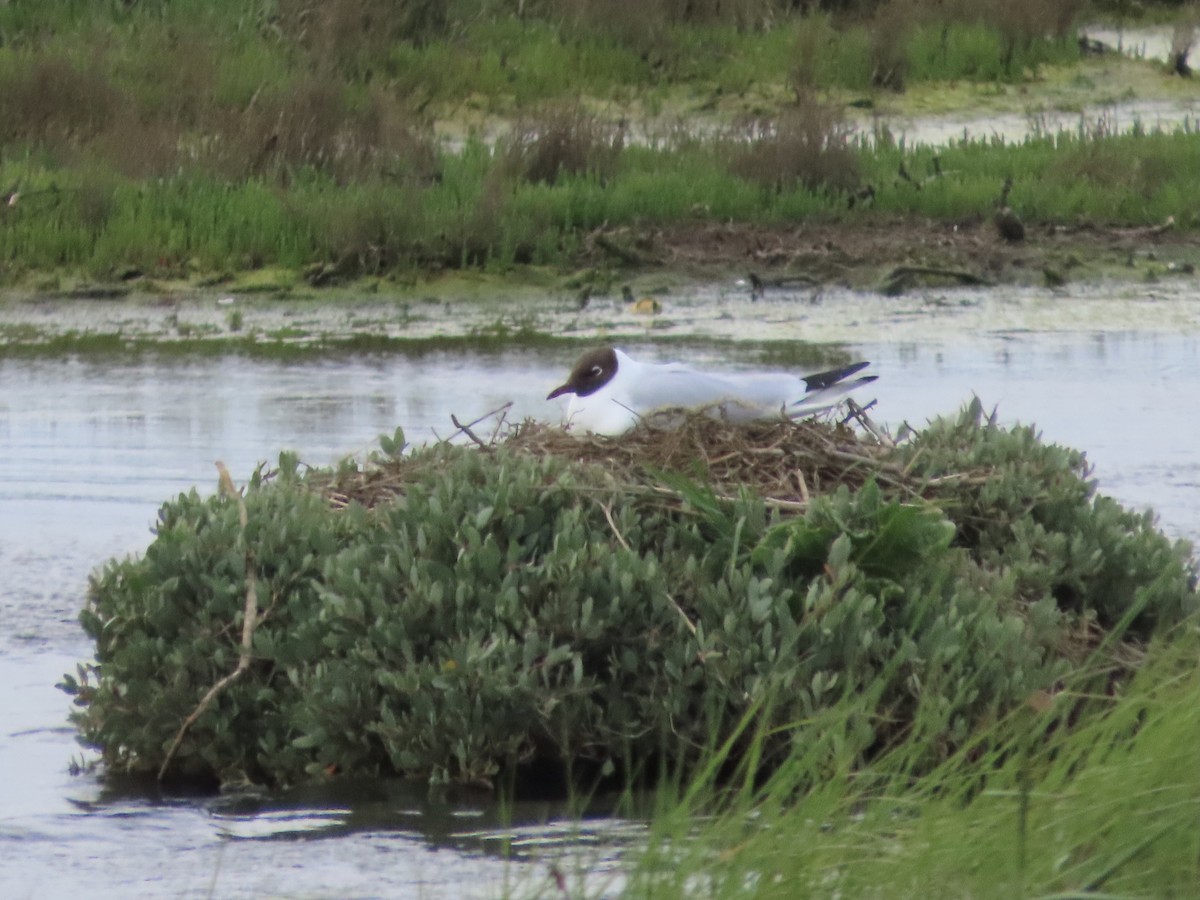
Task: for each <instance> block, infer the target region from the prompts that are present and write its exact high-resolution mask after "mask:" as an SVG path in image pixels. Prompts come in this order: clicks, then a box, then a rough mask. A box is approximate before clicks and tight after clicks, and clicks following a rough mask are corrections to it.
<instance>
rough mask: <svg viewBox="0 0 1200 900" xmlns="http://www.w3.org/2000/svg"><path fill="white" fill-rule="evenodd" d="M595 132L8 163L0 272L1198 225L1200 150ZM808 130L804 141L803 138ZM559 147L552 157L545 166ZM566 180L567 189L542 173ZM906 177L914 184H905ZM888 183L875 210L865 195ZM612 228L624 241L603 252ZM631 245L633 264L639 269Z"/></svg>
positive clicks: (3, 169) (330, 275)
mask: <svg viewBox="0 0 1200 900" xmlns="http://www.w3.org/2000/svg"><path fill="white" fill-rule="evenodd" d="M590 123H591V120H589V119H587V118H586V117H582V118H580V117H567V118H565V119H564V120H563V121H562V127H561V131H560V132H558V134H559V136H560V137H561V141H560V142H558V143H557V144H556V145H555V146H554V147H549V148H547V147H544V146H539V145H538V144H537V142H531V143H530V144H529V145H526V146H523V147H521V148H518V150H511V149H510V150H508V151H506V150H505V149H504V148H498V149H495V148H490V147H487V146H485V145H483V144H481V143H472V144H470V145H468V146H467V148H466V149H465V151H464V152H462V153H457V154H450V153H443V154H435V156H434V157H433V160H434V166H435V168H436V171H437V173H438V177H437V178H436V179H430V180H428V181H424V182H419V183H418V182H414V181H411V180H405V179H382V178H373V179H368V180H364V181H358V182H352V183H349V184H343V183H340V182H339V181H338V180H337V179H336V178H335V177H333V176H332V175H330V174H328V173H322V172H318V171H307V172H304V173H302V174H298V175H297V176H296V177H295V178H293V179H290V180H289V182H288V183H287V184H286V185H281V184H271V183H267V182H266V181H263V180H260V179H250V180H246V181H239V182H229V181H223V180H221V179H219V178H216V177H214V176H212V175H205V174H201V173H180V174H177V175H175V176H172V177H167V178H162V179H155V180H153V181H141V180H138V179H133V178H129V177H126V176H122V175H120V174H118V173H115V172H112V171H104V170H95V169H80V170H77V169H69V168H67V169H64V168H55V167H49V166H47V165H45V164H44V162H39V160H38V159H36V158H34V157H26V158H24V159H22V160H19V161H17V160H13V159H12V158H11V157H10V158H9V159H8V160H7V161H6V162H4V163H3V164H0V180H2V181H8V182H14V183H17V184H20V185H21V186H22V187H21V193H20V197H19V198H18V199H17V200H16V201H15V202H14V204H13V205H11V206H9V207H7V208H4V209H3V211H2V217H3V219H4V225H5V227H4V228H3V229H0V259H3V260H5V261H6V262H5V266H4V269H5V274H6V276H7V280H8V281H9V282H10V283H11V282H14V281H16V280H19V279H20V278H22V277H23V276H25V275H27V274H28V273H29V271H30V270H55V269H60V268H66V269H69V270H76V271H82V272H86V273H88V274H89V275H90V276H92V277H96V278H115V277H121V276H122V275H123V274H126V273H129V274H139V273H140V274H145V275H149V276H152V277H157V278H172V277H188V276H193V275H196V274H197V273H201V272H205V273H212V272H221V271H222V270H245V269H257V268H262V267H283V268H291V269H299V268H304V267H307V266H315V268H314V270H313V277H314V279H316V280H319V279H320V278H325V279H326V280H336V279H337V278H339V277H348V276H352V275H361V274H392V275H395V274H402V273H405V272H413V271H440V270H444V269H458V268H465V267H480V268H484V269H489V270H496V271H503V270H505V269H507V268H510V267H512V266H514V265H518V264H533V265H548V266H572V265H578V264H581V263H585V262H587V261H589V260H591V261H593V262H601V263H607V264H610V265H613V266H619V265H622V264H626V263H628V262H629V260H637V259H639V258H645V259H646V260H647V261H652V260H653V257H654V253H653V252H648V253H647V252H643V251H640V250H639V249H638V246H637V241H638V239H639V238H640V237H641V236H642V235H644V234H647V233H650V232H652V231H653V230H654V229H656V228H659V227H663V226H668V225H672V224H679V223H683V224H686V223H697V222H698V223H705V222H716V223H719V222H729V221H735V222H739V223H746V224H750V225H762V226H786V225H788V224H789V223H803V222H817V223H845V224H847V225H870V224H871V223H878V224H880V225H883V226H887V227H890V226H892V225H894V223H895V222H896V221H897V220H900V221H903V219H904V218H905V217H918V218H934V219H946V220H961V221H972V220H974V221H978V220H980V219H984V218H987V217H990V216H991V214H992V213H993V211H994V209H995V203H996V199H997V197H998V196H999V192H1000V187H1001V185H1002V183H1003V182H1004V180H1005V178H1007V177H1010V176H1012V177H1014V186H1013V189H1012V193H1011V195H1010V197H1009V202H1010V204H1011V205H1012V207H1013V208H1014V209H1016V210H1017V211H1018V212H1019V214H1020V215H1021V216H1022V217H1023V218H1024V220H1025V222H1026V223H1027V224H1028V225H1031V226H1035V225H1040V224H1060V225H1079V224H1090V225H1097V226H1105V225H1126V226H1137V225H1157V224H1159V223H1162V222H1164V221H1165V220H1166V219H1167V218H1168V217H1174V220H1175V222H1176V223H1177V225H1178V226H1179V227H1181V228H1184V229H1190V228H1194V227H1195V225H1196V223H1197V218H1196V213H1195V210H1197V209H1200V182H1197V180H1196V179H1195V178H1193V177H1192V175H1191V173H1193V172H1195V171H1197V169H1198V167H1200V136H1197V135H1196V134H1194V133H1191V132H1186V133H1176V134H1132V135H1122V136H1097V135H1094V134H1073V135H1072V134H1066V135H1056V136H1047V137H1042V138H1036V139H1031V140H1029V141H1027V142H1025V143H1024V144H1022V145H1020V146H1015V147H1013V146H1005V145H999V144H993V143H987V142H971V143H965V144H960V145H956V146H953V147H948V148H945V149H944V150H941V151H938V152H936V153H935V151H933V150H929V149H921V148H918V149H909V148H905V147H903V146H898V145H895V144H891V143H888V142H886V141H884V142H880V143H878V144H876V145H874V146H873V147H870V148H866V147H860V146H856V145H853V144H851V143H850V142H849V140H847V139H844V138H843V139H841V140H837V141H830V140H824V142H822V139H821V136H820V135H814V134H812V133H810V132H809V131H807V130H806V126H804V125H803V124H801V123H799V122H797V123H796V124H794V125H792V126H789V125H786V124H785V125H784V126H783V128H781V130H779V131H777V132H773V133H771V134H770V135H769V136H766V137H760V138H757V139H755V140H751V141H748V142H743V141H737V140H733V139H728V140H721V139H713V140H695V139H681V140H678V141H671V142H667V143H664V145H662V146H659V147H625V148H622V149H619V150H616V149H614V148H613V145H612V143H611V141H610V139H609V138H608V137H605V136H601V137H597V136H596V135H595V134H594V133H593V132H592V131H590V130H589V129H590V128H591V127H592V125H591V124H590ZM789 128H791V130H788V129H789ZM542 152H545V153H547V154H552V155H553V160H552V161H546V160H544V159H541V158H540V157H539V153H542ZM539 165H545V166H551V167H552V170H553V171H554V172H555V175H554V176H553V178H541V177H538V176H537V175H536V173H535V174H534V175H530V174H529V171H530V169H534V168H536V167H537V166H539ZM901 173H903V174H901ZM867 186H870V190H871V192H872V196H871V197H870V198H869V199H867V200H861V199H856V195H859V194H860V192H863V191H865V190H866V188H867ZM597 233H608V234H610V235H612V236H613V237H612V241H610V242H609V250H612V247H613V246H614V245H615V246H616V248H617V250H616V254H617V255H613V253H611V252H602V251H597V249H596V245H595V243H594V238H595V235H596V234H597ZM621 248H625V249H626V250H627V256H626V257H625V258H622V255H621V253H620V250H621Z"/></svg>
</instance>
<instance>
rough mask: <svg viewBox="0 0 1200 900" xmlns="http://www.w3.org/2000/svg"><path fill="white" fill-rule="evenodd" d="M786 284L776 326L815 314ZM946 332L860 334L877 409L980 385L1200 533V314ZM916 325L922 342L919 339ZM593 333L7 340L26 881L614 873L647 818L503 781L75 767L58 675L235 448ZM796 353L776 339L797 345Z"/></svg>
mask: <svg viewBox="0 0 1200 900" xmlns="http://www.w3.org/2000/svg"><path fill="white" fill-rule="evenodd" d="M802 309H803V308H802V307H797V306H795V305H792V306H791V307H789V306H787V305H785V304H782V303H775V304H772V303H769V302H768V303H764V304H761V305H760V306H758V307H756V308H755V310H754V311H753V312H752V313H748V315H749V314H752V315H754V316H758V317H760V318H761V319H763V320H771V319H772V318H775V319H780V320H783V319H787V318H788V317H789V316H792V317H794V316H795V315H798V314H802ZM999 324H1000V326H1001V327H997V328H993V329H990V330H988V329H979V330H977V331H976V332H975V333H973V334H969V335H964V334H962V333H956V334H954V335H953V337H952V338H951V339H946V340H939V339H938V338H937V334H936V329H935V330H934V332H933V333H932V334H930V333H928V332H927V334H926V336H925V338H924V339H920V340H917V339H912V340H909V339H903V340H896V341H886V340H881V339H879V337H878V335H879V334H880V331H879V330H874V331H872V332H871V336H872V339H871V340H870V341H868V342H863V343H858V344H854V343H850V344H848V345H845V346H843V347H841V348H839V349H840V351H842V352H845V353H849V354H850V355H852V356H854V357H859V358H868V359H871V360H873V362H874V369H875V371H876V372H877V374H878V375H879V376H880V380H879V381H878V382H877V383H876V385H874V387H875V388H877V389H876V390H875V391H874V392H873V396H874V397H875V398H876V399H877V400H878V406H877V407H876V408H875V410H874V411H873V413H874V414H875V415H876V417H877V418H878V419H879V420H880V421H883V422H886V423H889V424H892V425H895V424H898V423H900V422H902V421H904V420H908V421H910V422H912V423H913V424H920V423H921V422H923V421H924V420H925V419H927V418H928V417H931V416H934V415H937V414H942V413H952V412H954V411H955V410H956V409H957V408H958V407H959V406H960V405H961V404H962V403H963V402H964V401H965V400H967V399H969V398H970V396H971V395H972V393H975V394H977V395H978V396H979V397H980V398H981V399H982V400H983V401H984V402H985V403H986V404H988V405H989V406H990V405H993V404H995V405H997V406H998V409H999V415H1000V418H1001V419H1002V420H1003V421H1006V422H1011V421H1016V420H1020V421H1024V422H1034V423H1036V424H1037V425H1038V426H1040V427H1041V428H1042V430H1043V431H1044V433H1045V435H1046V436H1047V438H1049V439H1051V440H1055V441H1059V442H1062V443H1066V444H1071V445H1075V446H1079V447H1082V448H1085V449H1087V451H1088V454H1089V458H1090V459H1091V460H1092V461H1093V462H1094V463H1095V464H1096V467H1097V475H1098V477H1099V479H1100V483H1101V487H1102V489H1103V490H1104V491H1106V492H1108V493H1111V494H1114V495H1115V496H1117V497H1118V498H1120V499H1121V500H1123V501H1124V502H1126V503H1129V504H1131V505H1133V506H1135V507H1139V508H1140V507H1144V506H1147V505H1153V506H1154V507H1155V508H1156V509H1158V510H1159V512H1160V513H1161V516H1162V524H1163V526H1164V528H1165V529H1166V530H1167V531H1168V532H1170V533H1172V534H1174V535H1177V536H1181V537H1188V538H1192V539H1195V538H1197V537H1200V452H1198V451H1197V448H1196V441H1195V436H1196V427H1195V423H1196V422H1197V421H1200V365H1198V364H1200V358H1198V357H1200V329H1187V328H1183V329H1175V330H1170V331H1165V330H1163V331H1156V330H1150V331H1146V330H1139V331H1121V330H1117V331H1114V330H1111V329H1108V330H1098V329H1097V330H1088V329H1079V330H1074V331H1067V332H1056V333H1045V332H1031V331H1021V330H1019V329H1018V328H1014V327H1011V326H1010V325H1009V324H1008V323H999ZM905 334H906V332H903V331H902V330H898V331H897V337H900V336H902V335H905ZM626 338H627V340H625V341H624V344H625V346H626V347H627V349H629V350H630V351H631V352H632V353H633V354H634V355H635V356H639V357H645V358H648V359H658V360H665V359H669V358H685V359H687V360H689V361H693V362H697V363H702V364H705V365H710V366H714V367H726V368H731V369H737V368H752V367H755V366H758V365H761V361H762V360H763V359H764V358H766V357H771V358H775V357H777V356H778V354H779V347H778V346H777V345H772V346H770V347H764V346H763V345H760V344H757V343H754V342H747V343H744V344H736V345H729V344H721V345H715V344H713V343H711V342H706V341H704V340H702V339H699V338H698V339H696V340H695V341H693V342H683V343H674V344H672V345H670V346H669V347H664V346H662V345H656V344H654V343H653V342H651V341H650V340H649V339H648V338H647V337H645V336H643V337H638V336H637V335H634V334H629V335H626ZM575 353H576V350H574V349H569V348H562V349H538V350H529V349H522V348H514V349H511V350H506V351H493V352H473V351H464V352H455V353H432V354H430V353H426V354H422V355H414V356H405V355H389V356H345V355H343V356H336V357H326V358H320V359H316V360H314V359H310V360H307V361H303V362H301V361H293V362H288V361H272V360H262V359H252V358H247V357H242V356H224V357H215V358H211V357H205V358H195V359H188V358H183V359H180V358H179V357H178V356H174V355H159V354H154V353H149V354H143V355H140V356H138V357H137V358H134V359H125V358H104V359H97V358H92V359H82V358H54V359H37V358H30V359H16V358H9V359H2V360H0V387H2V392H0V509H3V516H2V517H0V571H3V572H4V573H5V577H4V579H3V582H2V586H0V621H2V622H3V625H4V627H3V630H2V634H0V680H3V682H4V683H5V685H6V690H5V692H4V694H3V695H2V696H0V721H2V722H3V727H2V730H0V773H3V774H0V778H2V779H3V785H4V786H3V792H4V803H3V807H2V809H0V882H3V883H4V884H5V885H6V886H9V887H6V894H7V895H8V896H18V897H19V896H39V897H40V896H60V895H67V894H72V893H83V892H86V893H87V894H88V895H89V896H93V897H118V896H119V897H140V896H176V895H180V894H184V895H186V894H191V895H205V896H207V895H209V894H210V893H211V894H213V895H216V896H257V895H262V894H277V895H287V896H363V897H366V896H401V895H403V896H447V897H450V896H453V897H462V896H497V895H500V894H502V893H504V892H505V891H506V890H509V889H511V890H515V891H517V892H518V893H520V892H521V891H529V890H540V889H545V890H547V891H551V892H552V889H551V885H552V884H553V882H552V880H551V879H552V871H553V870H557V871H561V872H565V873H567V876H568V880H571V879H585V880H586V882H587V884H588V885H589V888H590V889H592V890H593V891H596V892H599V893H604V892H605V891H606V889H615V888H616V887H617V886H618V885H619V883H620V878H619V871H620V870H619V864H620V858H621V854H622V853H623V852H626V850H627V849H628V848H629V847H632V846H637V845H638V843H639V841H640V840H642V838H643V836H644V834H645V826H644V825H643V824H642V823H640V822H638V821H631V820H622V819H616V818H604V817H601V818H593V819H588V820H585V821H584V822H583V823H582V824H574V823H573V822H572V820H571V817H570V816H569V815H568V811H567V810H564V809H562V808H561V807H556V806H553V805H538V804H530V805H524V806H521V807H518V808H516V809H512V810H508V811H504V810H500V809H497V808H496V807H494V806H493V805H491V804H489V803H488V802H486V801H483V800H481V799H480V798H478V797H475V798H462V797H458V798H454V797H451V798H443V799H441V800H438V799H431V798H430V797H429V795H428V794H427V793H426V792H425V791H423V790H415V791H414V790H413V789H412V788H411V787H404V786H401V785H389V784H381V783H377V782H376V783H371V784H368V785H346V786H340V787H339V788H337V789H336V790H328V791H313V790H308V791H298V792H294V793H292V794H289V795H286V796H283V797H274V798H253V797H251V798H238V799H236V800H234V799H231V798H221V797H216V798H212V797H209V798H187V797H164V796H160V795H159V794H158V793H157V792H154V791H150V792H147V791H146V790H145V789H144V788H140V789H136V790H130V789H129V788H128V787H127V786H126V787H122V786H120V785H115V784H114V785H107V786H106V785H103V784H101V783H100V782H99V781H98V780H97V779H96V778H95V777H94V776H91V775H83V776H72V775H70V774H69V773H68V766H69V763H70V761H71V759H72V757H73V756H76V757H77V756H79V754H80V751H79V748H78V747H77V746H76V745H75V744H74V742H73V738H72V733H71V731H70V729H69V727H68V726H66V725H65V724H64V719H65V714H66V711H67V708H68V701H67V698H65V697H64V696H63V695H62V694H60V693H59V692H57V691H56V690H55V689H54V687H53V684H54V682H55V681H57V680H58V678H59V677H60V676H61V674H62V673H63V672H64V671H67V670H69V669H71V668H72V667H73V664H74V661H75V660H77V659H81V658H85V657H87V655H88V650H89V648H88V646H87V644H86V642H85V641H84V640H83V637H82V635H81V633H80V631H79V629H78V626H77V625H76V623H75V615H76V612H77V610H78V608H79V606H80V604H81V603H82V600H83V591H84V586H85V582H86V578H87V575H88V572H89V571H90V570H92V569H93V568H94V567H95V566H96V565H98V564H100V563H102V562H103V561H104V560H105V559H108V558H110V557H112V556H113V555H117V554H124V553H130V552H138V551H140V550H142V549H143V548H144V547H145V546H146V544H147V543H148V542H149V540H150V537H151V534H150V526H151V523H152V522H153V521H154V518H155V513H156V509H157V506H158V504H159V503H160V502H161V501H162V500H163V499H165V498H167V497H169V496H171V495H173V494H175V493H177V492H179V491H185V490H189V489H191V488H192V486H194V485H198V486H199V489H200V490H201V491H203V492H208V491H211V490H213V489H214V488H215V484H216V472H215V469H214V467H213V463H214V461H215V460H218V459H219V460H222V461H224V462H225V463H226V465H227V466H228V467H229V469H230V471H231V472H232V473H233V475H234V477H235V479H236V480H238V481H243V480H244V479H245V478H246V477H247V476H248V475H249V474H250V472H251V471H252V470H253V468H254V467H255V466H256V465H257V464H258V463H259V462H260V461H262V460H271V459H273V458H274V457H275V456H276V455H277V453H278V451H279V450H280V449H282V448H292V449H295V450H297V451H299V452H300V454H301V456H302V457H303V458H304V459H305V460H306V461H308V462H311V463H313V464H318V465H324V464H328V463H330V462H332V461H334V460H335V459H337V458H338V457H340V456H342V455H343V454H346V453H364V452H366V451H367V449H368V448H370V447H372V446H373V445H374V443H375V439H376V436H377V435H378V434H380V433H389V434H390V433H391V432H392V430H393V429H394V428H395V427H396V425H398V424H399V425H403V426H404V428H405V430H406V432H407V433H408V435H409V436H410V438H412V439H413V440H431V439H435V436H436V435H438V434H440V435H446V434H449V433H450V432H452V431H453V427H452V425H451V424H450V414H451V413H454V414H456V415H458V417H459V418H460V419H462V420H464V421H465V420H467V419H469V418H474V417H475V416H477V415H480V414H483V413H486V412H487V411H489V410H492V409H495V408H497V407H499V406H500V405H502V404H503V403H506V402H509V401H511V402H512V403H513V406H512V410H511V412H510V414H509V415H510V417H512V418H523V417H525V416H534V417H539V418H546V419H553V418H555V417H556V416H557V414H558V406H557V405H556V404H555V403H547V402H546V401H544V400H543V399H542V398H543V397H544V396H545V394H546V392H547V391H548V390H549V389H550V388H551V387H553V386H554V385H556V384H558V383H560V382H561V380H562V376H563V374H564V373H565V371H566V369H567V368H568V367H569V365H570V363H571V362H572V361H573V357H574V356H575ZM772 354H773V356H772Z"/></svg>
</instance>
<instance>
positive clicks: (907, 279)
mask: <svg viewBox="0 0 1200 900" xmlns="http://www.w3.org/2000/svg"><path fill="white" fill-rule="evenodd" d="M931 278H948V279H950V280H952V281H957V282H958V283H959V284H966V285H971V286H973V287H991V286H992V282H991V281H989V280H988V279H986V278H984V277H983V276H982V275H976V274H975V273H974V272H967V271H965V270H963V269H943V268H941V267H939V266H897V267H896V268H894V269H892V271H891V273H890V274H889V275H888V277H887V278H886V279H885V280H884V282H883V286H882V287H880V289H879V291H880V293H882V294H886V295H887V296H888V297H895V296H897V295H899V294H903V293H904V292H905V291H906V290H908V289H909V288H911V287H912V286H913V285H914V284H916V283H917V282H918V281H920V280H922V279H931Z"/></svg>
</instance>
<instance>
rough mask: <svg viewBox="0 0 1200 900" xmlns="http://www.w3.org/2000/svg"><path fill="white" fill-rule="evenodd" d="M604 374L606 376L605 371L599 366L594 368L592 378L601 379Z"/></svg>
mask: <svg viewBox="0 0 1200 900" xmlns="http://www.w3.org/2000/svg"><path fill="white" fill-rule="evenodd" d="M603 374H604V370H603V369H602V368H600V367H599V366H592V376H593V377H594V378H599V377H600V376H601V375H603Z"/></svg>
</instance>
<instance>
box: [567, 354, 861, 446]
mask: <svg viewBox="0 0 1200 900" xmlns="http://www.w3.org/2000/svg"><path fill="white" fill-rule="evenodd" d="M868 365H870V363H866V362H857V363H854V364H852V365H849V366H845V367H844V368H841V369H831V370H829V371H828V372H817V373H815V374H812V375H793V374H791V373H789V372H747V373H736V374H724V373H721V374H716V373H711V372H701V371H698V370H696V369H693V368H691V367H690V366H685V365H683V364H681V363H664V364H661V365H660V364H655V363H640V362H638V361H637V360H635V359H633V358H631V357H630V356H629V355H628V354H626V353H625V352H624V351H622V350H617V349H616V348H613V347H603V348H600V349H597V350H589V351H587V352H586V353H584V354H583V356H581V357H580V358H579V362H577V363H575V368H573V369H572V370H571V374H570V376H569V377H568V378H567V381H566V383H565V384H563V385H561V386H559V387H556V388H555V389H554V390H552V391H551V392H550V394H549V395H548V396H547V397H546V399H547V400H553V399H554V398H555V397H561V396H562V395H563V394H570V395H571V400H570V402H569V403H568V404H567V415H566V426H567V428H572V429H580V430H583V431H592V432H595V433H596V434H608V435H615V434H623V433H624V432H626V431H628V430H629V429H630V428H632V427H633V426H634V425H636V424H637V423H638V422H639V421H640V420H641V419H643V418H645V417H646V416H648V415H650V414H652V413H654V412H657V411H659V410H664V409H712V410H714V411H715V412H717V413H719V414H720V415H721V416H723V417H724V418H726V419H727V420H729V421H735V422H745V421H750V420H752V419H766V418H776V417H779V416H787V417H788V418H792V419H802V418H805V417H806V416H812V415H816V414H817V413H819V412H823V411H825V410H827V409H830V408H832V407H834V406H836V405H837V404H838V403H839V402H841V401H842V400H843V399H845V397H846V396H847V395H848V394H849V393H850V392H851V391H853V390H854V389H855V388H858V387H861V386H862V385H864V384H869V383H870V382H872V381H874V380H875V376H874V375H860V376H859V377H857V378H851V377H850V376H852V375H854V374H856V373H857V372H860V371H862V370H863V369H864V368H866V367H867V366H868Z"/></svg>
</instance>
